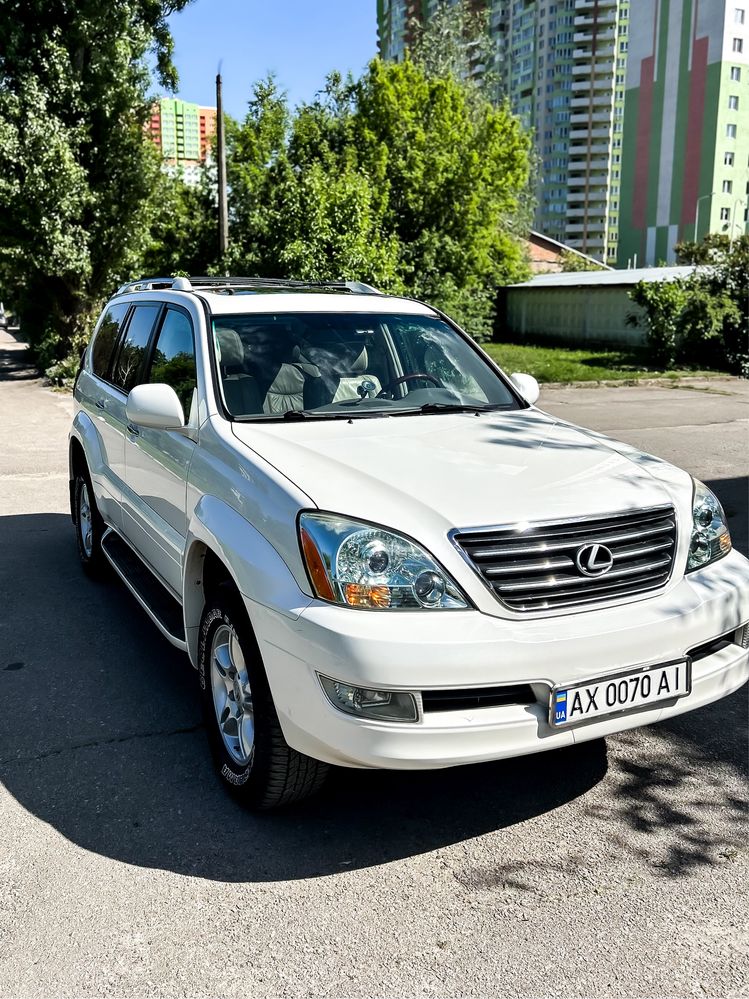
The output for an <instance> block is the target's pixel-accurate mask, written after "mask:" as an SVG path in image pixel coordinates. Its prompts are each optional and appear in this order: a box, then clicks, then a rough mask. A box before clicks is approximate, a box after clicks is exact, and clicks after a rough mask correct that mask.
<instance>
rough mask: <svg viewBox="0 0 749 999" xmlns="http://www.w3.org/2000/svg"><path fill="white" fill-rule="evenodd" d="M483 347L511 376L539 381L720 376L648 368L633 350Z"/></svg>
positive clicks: (512, 345) (503, 344) (520, 346)
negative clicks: (516, 373)
mask: <svg viewBox="0 0 749 999" xmlns="http://www.w3.org/2000/svg"><path fill="white" fill-rule="evenodd" d="M481 346H482V347H483V349H484V350H485V351H486V352H487V353H488V354H489V355H490V356H491V357H492V358H493V359H494V360H495V361H496V362H497V364H499V365H500V367H502V368H503V369H504V370H505V371H506V372H507V373H508V374H511V373H512V372H513V371H523V372H526V373H527V374H529V375H533V376H534V377H535V378H537V379H538V381H539V382H592V381H604V380H606V381H608V380H616V381H626V380H628V379H636V378H659V377H661V378H683V377H685V376H691V377H694V376H699V375H714V374H717V372H714V371H693V370H688V371H685V370H671V371H664V370H663V369H660V368H655V367H653V366H652V365H648V363H647V358H646V357H645V355H644V353H642V352H640V351H637V350H631V349H629V350H628V349H623V350H616V349H612V348H602V347H598V348H596V347H583V348H570V347H564V346H556V345H553V346H550V345H546V346H543V347H540V346H535V345H531V344H517V343H482V344H481Z"/></svg>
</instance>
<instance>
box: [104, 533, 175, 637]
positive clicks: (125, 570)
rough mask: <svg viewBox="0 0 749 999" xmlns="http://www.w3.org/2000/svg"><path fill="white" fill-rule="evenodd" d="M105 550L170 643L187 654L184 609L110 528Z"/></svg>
mask: <svg viewBox="0 0 749 999" xmlns="http://www.w3.org/2000/svg"><path fill="white" fill-rule="evenodd" d="M101 548H102V551H103V552H104V554H105V555H106V557H107V561H108V562H109V563H110V564H111V566H112V568H113V569H114V571H115V572H116V573H117V575H118V576H119V577H120V579H121V580H122V582H123V583H124V584H125V586H126V587H127V588H128V590H130V592H131V593H132V595H133V596H134V597H135V599H136V600H137V601H138V603H139V604H140V605H141V607H142V608H143V610H144V611H145V612H146V614H148V616H149V617H150V618H151V620H152V621H153V623H154V624H155V625H156V627H157V628H158V629H159V631H160V632H161V634H162V635H163V636H164V638H166V639H167V641H169V642H171V643H172V645H175V646H176V647H177V648H178V649H182V651H183V652H186V651H187V642H186V641H185V624H184V618H183V615H182V607H181V605H180V604H179V602H178V601H177V600H176V599H175V598H174V597H173V596H172V595H171V593H169V591H168V590H167V589H166V587H165V586H164V584H163V583H162V582H161V581H160V580H159V579H158V578H157V577H156V576H155V575H154V573H153V572H152V571H151V570H150V569H149V568H148V566H147V565H146V564H145V562H144V561H143V560H142V559H141V557H140V556H139V555H138V554H137V553H136V552H135V551H134V549H133V548H131V547H130V545H129V544H128V543H127V541H125V539H124V538H121V537H120V535H119V534H117V533H116V531H113V530H112V528H111V527H110V528H109V529H108V530H107V532H106V534H105V535H104V537H103V538H102V539H101Z"/></svg>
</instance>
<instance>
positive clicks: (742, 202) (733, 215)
mask: <svg viewBox="0 0 749 999" xmlns="http://www.w3.org/2000/svg"><path fill="white" fill-rule="evenodd" d="M739 205H743V206H744V208H746V201H745V200H744V198H736V200H735V201H734V203H733V212H732V213H731V235H730V236H729V237H728V248H729V250H730V248H731V247H732V246H733V227H734V226H735V225H736V209H737V207H738V206H739Z"/></svg>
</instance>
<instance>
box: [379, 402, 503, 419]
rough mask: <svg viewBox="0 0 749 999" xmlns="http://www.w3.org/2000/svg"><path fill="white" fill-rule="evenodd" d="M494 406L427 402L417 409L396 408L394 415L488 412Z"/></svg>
mask: <svg viewBox="0 0 749 999" xmlns="http://www.w3.org/2000/svg"><path fill="white" fill-rule="evenodd" d="M492 408H493V407H492V406H480V405H479V406H465V405H464V404H463V403H460V402H425V403H424V405H423V406H419V407H418V408H416V409H394V410H393V411H392V415H393V416H413V415H414V414H417V415H418V414H420V413H487V412H489V410H490V409H492Z"/></svg>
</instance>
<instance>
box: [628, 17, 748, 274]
mask: <svg viewBox="0 0 749 999" xmlns="http://www.w3.org/2000/svg"><path fill="white" fill-rule="evenodd" d="M621 201H622V213H621V238H620V243H619V265H620V266H626V265H627V263H628V262H630V261H631V262H634V261H635V259H636V260H637V263H638V264H657V263H659V262H661V261H665V262H666V263H671V262H673V260H674V258H675V254H674V246H675V244H676V243H677V242H679V241H680V240H682V239H694V238H695V234H696V235H697V236H698V237H700V238H701V237H702V236H704V235H705V234H706V233H707V232H717V233H720V232H722V233H726V234H727V235H730V236H732V237H735V236H738V235H740V234H742V233H744V232H745V231H746V229H747V204H748V203H749V0H670V3H667V2H664V0H660V2H659V0H637V18H636V20H633V23H632V26H631V30H630V40H629V66H628V70H627V91H626V111H625V118H624V146H623V156H622V196H621Z"/></svg>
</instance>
